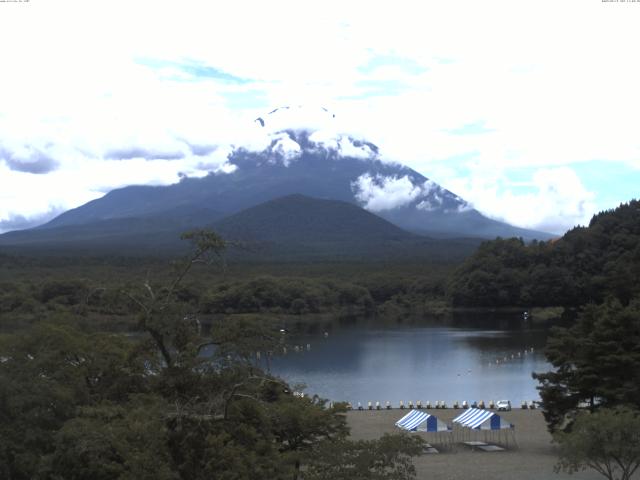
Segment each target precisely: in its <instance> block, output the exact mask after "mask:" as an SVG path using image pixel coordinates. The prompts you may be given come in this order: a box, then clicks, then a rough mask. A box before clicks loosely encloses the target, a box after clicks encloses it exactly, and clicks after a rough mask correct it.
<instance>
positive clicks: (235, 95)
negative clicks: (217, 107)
mask: <svg viewBox="0 0 640 480" xmlns="http://www.w3.org/2000/svg"><path fill="white" fill-rule="evenodd" d="M220 95H221V96H222V97H224V99H225V101H226V104H227V106H228V107H229V108H232V109H236V108H237V109H252V108H269V106H270V103H269V100H268V98H267V93H266V92H265V91H264V90H255V89H253V90H244V91H240V92H220Z"/></svg>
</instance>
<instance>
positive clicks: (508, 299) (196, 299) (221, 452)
mask: <svg viewBox="0 0 640 480" xmlns="http://www.w3.org/2000/svg"><path fill="white" fill-rule="evenodd" d="M183 237H184V241H185V242H186V243H188V244H190V245H191V249H190V250H189V253H188V254H187V256H186V257H184V258H179V259H173V261H169V260H168V259H165V258H151V257H144V258H127V257H51V256H40V257H36V256H29V257H27V256H16V255H8V254H5V255H1V254H0V477H1V478H7V479H32V478H38V479H51V480H54V479H55V480H61V479H71V480H73V479H85V478H92V479H111V478H119V479H120V478H121V479H133V478H136V479H145V478H149V479H151V478H160V479H165V478H166V479H181V478H184V479H187V478H188V479H199V478H203V479H204V478H211V476H212V475H215V476H216V478H224V479H245V478H246V479H248V478H252V479H256V478H264V479H277V478H300V479H321V478H328V477H327V476H326V475H327V472H332V474H331V477H332V478H355V479H358V478H363V479H364V478H375V479H410V478H413V476H414V473H415V472H414V470H413V467H412V464H411V457H412V456H413V455H417V454H419V452H420V451H421V448H422V446H421V445H420V441H419V440H416V438H415V437H407V436H401V435H400V436H384V437H382V438H380V439H379V440H377V441H372V442H354V441H350V440H349V438H348V428H347V426H346V420H345V417H344V415H343V413H344V410H345V406H344V405H341V404H332V405H329V404H328V402H327V401H325V400H323V399H321V398H317V397H299V396H294V395H293V387H292V386H289V385H287V384H286V383H285V382H283V381H282V380H281V379H278V378H275V377H273V376H271V375H270V374H269V373H268V372H264V371H262V370H261V369H260V368H258V367H257V366H256V365H255V362H254V361H253V360H252V359H253V354H254V352H255V351H258V350H260V351H265V352H268V351H272V352H276V351H277V350H278V349H279V348H281V347H282V346H283V345H284V343H283V342H285V340H284V338H283V337H282V335H281V333H280V329H281V328H282V326H283V324H284V323H286V325H287V328H308V327H309V325H313V324H315V323H321V322H331V321H335V319H336V318H359V317H362V318H365V317H368V316H372V315H375V316H382V317H385V318H386V317H388V318H393V319H396V320H397V319H402V318H408V317H411V316H417V317H420V316H424V315H425V314H426V313H430V314H433V313H434V312H445V313H447V312H451V311H455V309H458V308H500V307H505V308H506V307H525V308H529V307H532V306H563V307H568V308H571V309H573V311H574V312H576V315H575V318H574V319H573V322H572V323H571V324H570V325H569V326H565V327H564V328H560V327H558V328H554V329H553V330H552V333H551V336H550V340H549V345H548V348H547V352H546V354H547V357H548V359H549V361H550V362H551V364H553V365H554V366H555V367H556V370H555V371H553V372H547V373H540V374H537V375H536V378H537V379H538V381H539V382H540V394H541V398H542V400H543V402H544V405H545V410H544V414H545V417H546V419H547V422H548V425H549V429H550V430H551V431H552V432H554V433H555V434H557V435H560V434H564V433H566V431H567V430H566V429H567V427H568V426H570V425H571V424H572V422H573V419H574V418H575V417H576V412H577V411H578V410H579V407H580V405H584V404H585V403H586V404H588V405H590V406H591V408H592V409H595V408H596V407H600V406H604V407H611V408H617V407H619V406H625V407H628V406H631V407H632V408H637V407H638V405H639V404H640V393H639V392H640V391H639V390H638V385H640V378H638V376H637V375H638V373H637V372H640V356H639V353H638V349H637V345H638V344H639V342H640V315H639V314H638V312H639V311H640V283H639V282H638V278H640V203H639V202H638V201H632V202H630V203H628V204H624V205H621V206H620V207H619V208H617V209H615V210H612V211H607V212H603V213H601V214H598V215H596V216H595V217H594V218H593V219H592V221H591V223H590V225H589V226H588V227H578V228H575V229H573V230H571V231H570V232H568V233H567V234H566V235H565V236H563V237H562V238H560V239H558V240H555V241H550V242H544V243H542V242H533V243H531V244H525V243H524V242H523V241H522V240H520V239H496V240H494V241H489V242H485V243H483V244H482V245H481V246H480V247H479V248H478V250H477V251H476V252H475V253H474V254H472V255H471V256H470V257H468V258H467V259H466V260H465V261H464V262H463V263H461V264H456V263H451V264H443V263H441V262H437V263H429V262H414V263H402V262H389V263H385V262H374V261H371V262H365V263H363V262H352V263H349V262H343V263H339V264H334V263H315V264H304V265H296V264H282V265H276V264H268V265H259V264H246V263H245V264H242V263H233V262H229V261H228V258H227V257H225V253H226V250H227V244H226V243H225V241H224V240H223V239H222V238H221V237H219V236H218V235H217V234H215V233H213V232H210V231H194V232H189V233H187V234H184V235H183ZM211 346H213V348H214V352H215V353H214V355H213V356H206V355H204V354H203V352H204V351H205V349H207V348H208V347H211ZM620 372H629V375H621V374H620ZM558 438H560V437H558ZM562 438H564V437H562ZM372 451H374V452H376V451H377V452H379V453H380V455H378V456H377V457H376V456H372V455H371V452H372Z"/></svg>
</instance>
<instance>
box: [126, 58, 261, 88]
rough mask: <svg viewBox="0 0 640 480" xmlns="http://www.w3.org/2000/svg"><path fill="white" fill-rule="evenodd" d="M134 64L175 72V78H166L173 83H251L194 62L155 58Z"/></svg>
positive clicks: (245, 79) (140, 59)
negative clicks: (202, 81) (210, 81)
mask: <svg viewBox="0 0 640 480" xmlns="http://www.w3.org/2000/svg"><path fill="white" fill-rule="evenodd" d="M136 63H138V64H139V65H143V66H145V67H149V68H151V69H154V70H159V69H169V70H171V69H173V70H176V75H175V76H171V75H169V77H168V78H169V79H170V80H175V81H197V80H216V81H219V82H222V83H227V84H233V85H246V84H247V83H250V82H252V80H250V79H248V78H242V77H237V76H235V75H232V74H230V73H227V72H225V71H223V70H219V69H217V68H214V67H211V66H209V65H206V64H204V63H202V62H197V61H194V60H186V61H181V62H179V61H172V60H161V59H157V58H139V59H137V60H136ZM185 74H186V76H185Z"/></svg>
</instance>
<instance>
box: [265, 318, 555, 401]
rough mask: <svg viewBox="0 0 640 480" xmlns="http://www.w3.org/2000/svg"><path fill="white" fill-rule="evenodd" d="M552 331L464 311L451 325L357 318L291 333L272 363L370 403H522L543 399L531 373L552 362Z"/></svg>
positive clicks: (316, 387)
mask: <svg viewBox="0 0 640 480" xmlns="http://www.w3.org/2000/svg"><path fill="white" fill-rule="evenodd" d="M512 317H513V315H512ZM285 335H286V334H285ZM546 336H547V330H546V329H544V328H534V327H532V326H530V325H528V324H526V323H524V322H522V321H520V320H519V319H516V320H514V318H506V319H505V318H497V317H496V316H495V315H494V316H491V315H489V316H485V318H478V317H477V316H474V317H473V318H472V317H468V318H467V317H465V316H462V317H460V316H458V318H457V319H456V321H455V322H447V323H446V324H444V325H438V322H435V321H433V320H430V319H425V320H424V322H413V323H411V324H408V325H407V324H385V323H381V322H376V321H368V322H364V323H362V322H355V323H353V324H347V325H340V326H339V327H337V328H332V329H331V330H330V331H327V333H326V334H325V332H318V333H314V334H309V335H295V336H291V337H290V338H289V336H288V335H287V337H288V338H287V343H288V344H289V345H290V347H289V348H288V349H287V354H286V355H283V356H280V357H276V358H273V359H272V361H271V371H272V373H274V374H276V375H278V376H280V377H282V378H283V379H285V380H286V381H288V382H289V383H290V384H291V385H293V384H296V383H303V384H305V385H306V386H307V388H306V390H305V392H306V393H308V394H318V395H319V396H321V397H323V398H327V399H330V400H333V401H348V402H351V403H352V404H353V405H354V406H355V405H357V403H358V402H361V403H362V405H363V406H365V408H366V405H367V402H369V401H371V402H373V403H374V405H375V402H376V401H379V402H380V403H381V405H384V404H385V402H386V401H390V402H391V403H392V404H393V405H394V406H397V405H398V402H399V401H400V400H403V401H404V403H405V405H406V404H407V403H408V401H409V400H411V401H413V402H414V403H415V402H416V401H417V400H421V401H422V402H423V404H424V403H425V402H426V401H427V400H429V401H431V403H432V404H433V403H434V402H435V401H436V400H444V401H446V402H447V404H448V405H449V406H451V404H452V403H453V402H454V401H459V402H462V401H463V400H466V401H468V402H469V403H471V402H472V401H474V400H476V401H480V400H484V401H485V402H488V401H490V400H494V401H495V400H499V399H503V398H504V399H509V400H511V402H512V404H513V405H514V406H519V405H520V402H521V401H522V400H527V401H528V402H530V401H532V400H537V399H539V395H538V392H537V390H536V385H537V382H536V381H534V380H533V379H532V378H531V373H532V372H534V371H536V372H543V371H547V370H549V369H550V365H549V364H548V363H547V362H546V360H545V357H544V355H543V353H542V350H543V347H544V345H545V342H546ZM293 345H297V346H298V348H296V349H294V348H292V346H293ZM296 350H297V351H296Z"/></svg>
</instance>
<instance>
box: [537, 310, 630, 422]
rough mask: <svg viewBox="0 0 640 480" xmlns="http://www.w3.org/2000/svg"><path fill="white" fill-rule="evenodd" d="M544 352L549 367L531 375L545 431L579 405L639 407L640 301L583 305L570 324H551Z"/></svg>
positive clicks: (568, 418) (566, 418)
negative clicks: (542, 414)
mask: <svg viewBox="0 0 640 480" xmlns="http://www.w3.org/2000/svg"><path fill="white" fill-rule="evenodd" d="M545 354H546V356H547V359H548V360H549V362H550V363H551V364H552V365H553V366H554V367H555V370H554V371H552V372H547V373H537V374H534V375H533V376H534V378H535V379H537V380H538V381H539V382H540V385H539V387H538V390H539V391H540V397H541V398H542V403H543V406H544V415H545V419H546V420H547V424H548V426H549V430H550V431H551V432H554V431H556V430H558V429H563V428H566V427H567V426H569V425H570V424H571V422H572V420H573V418H574V417H575V415H576V413H577V411H578V408H579V407H580V406H584V405H586V406H588V407H589V409H590V410H591V411H594V410H596V409H597V408H599V407H615V406H617V405H634V406H636V407H640V301H638V300H636V301H632V302H631V303H630V304H629V305H628V306H623V305H621V303H620V302H619V301H618V300H615V299H610V300H609V301H607V302H606V303H604V304H603V305H588V306H586V307H585V308H584V310H583V311H582V313H581V314H580V316H579V318H578V320H577V322H576V323H575V324H574V325H573V326H572V327H570V328H554V329H553V330H552V333H551V336H550V337H549V340H548V342H547V348H546V351H545Z"/></svg>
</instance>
